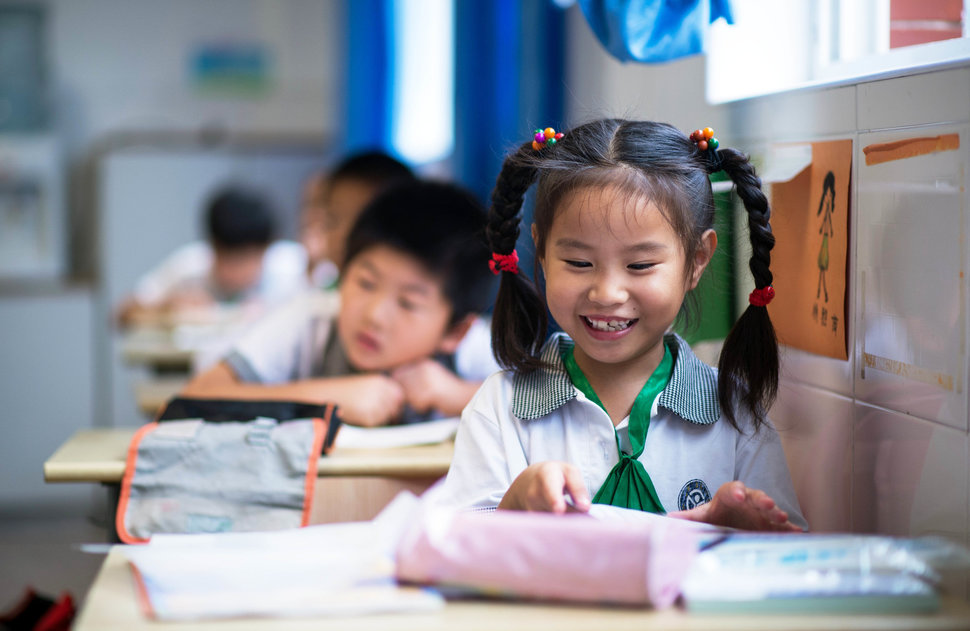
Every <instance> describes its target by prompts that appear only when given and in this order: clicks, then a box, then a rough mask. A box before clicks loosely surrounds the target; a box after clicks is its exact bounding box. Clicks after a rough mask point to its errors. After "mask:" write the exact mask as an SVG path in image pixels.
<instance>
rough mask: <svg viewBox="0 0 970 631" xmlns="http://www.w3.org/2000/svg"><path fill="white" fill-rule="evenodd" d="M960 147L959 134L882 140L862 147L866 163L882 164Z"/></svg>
mask: <svg viewBox="0 0 970 631" xmlns="http://www.w3.org/2000/svg"><path fill="white" fill-rule="evenodd" d="M959 148H960V135H959V134H946V135H944V136H929V137H923V138H907V139H906V140H897V141H895V142H883V143H876V144H872V145H868V146H866V147H863V148H862V153H864V154H866V164H867V165H873V164H882V163H883V162H892V161H893V160H905V159H906V158H915V157H916V156H923V155H927V154H930V153H937V152H939V151H955V150H957V149H959Z"/></svg>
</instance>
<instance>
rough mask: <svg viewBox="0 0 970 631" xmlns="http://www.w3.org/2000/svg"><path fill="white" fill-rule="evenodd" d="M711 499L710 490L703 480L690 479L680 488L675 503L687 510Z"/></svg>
mask: <svg viewBox="0 0 970 631" xmlns="http://www.w3.org/2000/svg"><path fill="white" fill-rule="evenodd" d="M710 501H711V491H710V490H709V489H708V488H707V485H706V484H704V480H697V479H694V480H691V481H690V482H688V483H687V484H685V485H684V487H683V488H682V489H680V497H679V498H678V500H677V505H678V507H679V509H680V510H689V509H691V508H695V507H697V506H700V505H701V504H707V503H708V502H710Z"/></svg>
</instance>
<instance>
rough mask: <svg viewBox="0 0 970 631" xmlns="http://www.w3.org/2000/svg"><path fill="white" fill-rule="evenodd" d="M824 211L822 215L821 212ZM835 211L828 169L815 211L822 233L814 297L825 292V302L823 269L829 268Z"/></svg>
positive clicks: (827, 297)
mask: <svg viewBox="0 0 970 631" xmlns="http://www.w3.org/2000/svg"><path fill="white" fill-rule="evenodd" d="M823 211H824V213H825V214H824V215H823V214H822V213H823ZM834 211H835V174H834V173H832V172H831V171H829V172H828V173H826V174H825V181H824V182H823V183H822V199H821V200H819V202H818V212H817V213H815V214H816V215H819V216H821V217H822V225H821V226H819V229H818V232H819V234H820V235H822V247H821V248H819V251H818V289H817V290H816V292H815V297H816V298H818V297H819V296H821V295H822V292H823V291H824V292H825V302H828V301H829V289H828V287H826V285H825V271H826V270H827V269H828V268H829V235H834V234H835V231H834V230H833V228H832V213H833V212H834Z"/></svg>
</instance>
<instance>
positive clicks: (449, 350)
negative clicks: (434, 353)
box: [438, 313, 478, 355]
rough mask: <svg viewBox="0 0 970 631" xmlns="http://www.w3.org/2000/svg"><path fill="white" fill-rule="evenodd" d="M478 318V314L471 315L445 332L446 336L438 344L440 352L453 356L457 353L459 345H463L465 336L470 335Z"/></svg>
mask: <svg viewBox="0 0 970 631" xmlns="http://www.w3.org/2000/svg"><path fill="white" fill-rule="evenodd" d="M477 317H478V315H477V314H474V313H469V314H468V315H466V316H465V317H464V318H462V319H461V320H459V321H458V322H456V323H455V324H453V325H451V327H450V328H449V329H448V330H447V331H445V335H444V337H442V338H441V341H440V342H438V352H439V353H444V354H446V355H451V354H453V353H454V352H455V351H457V350H458V345H459V344H461V341H462V339H464V337H465V334H466V333H468V329H470V328H472V324H474V323H475V318H477Z"/></svg>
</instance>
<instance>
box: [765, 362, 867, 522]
mask: <svg viewBox="0 0 970 631" xmlns="http://www.w3.org/2000/svg"><path fill="white" fill-rule="evenodd" d="M853 407H854V406H853V402H852V400H851V399H849V398H847V397H843V396H838V395H834V394H832V393H831V392H828V391H826V390H822V389H819V388H814V387H810V386H805V385H802V384H797V383H793V382H791V381H788V380H783V381H782V383H781V384H780V385H779V389H778V399H777V400H776V401H775V405H774V406H773V407H772V409H771V419H772V421H773V422H774V424H775V427H777V428H778V432H779V436H780V437H781V442H782V445H783V446H784V448H785V455H786V456H787V458H788V468H789V470H790V471H791V474H792V482H793V483H794V484H795V491H796V492H797V493H798V501H799V503H800V504H801V507H802V512H803V513H804V514H805V517H806V519H808V523H809V526H810V527H811V529H812V530H813V531H815V532H846V531H848V530H849V529H850V527H851V486H850V482H851V477H852V476H851V473H852V425H853V423H852V414H853Z"/></svg>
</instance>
